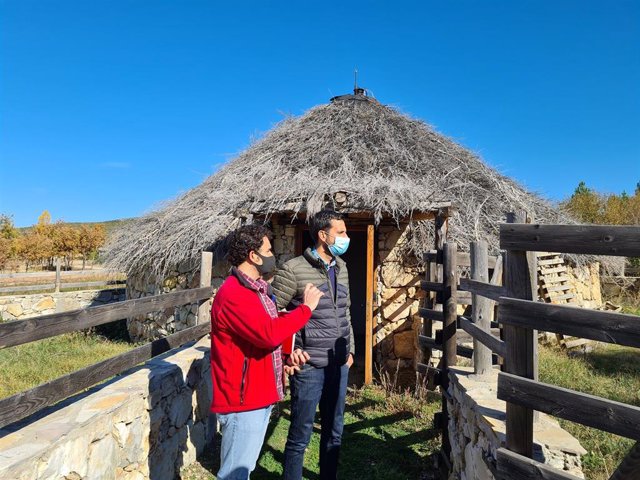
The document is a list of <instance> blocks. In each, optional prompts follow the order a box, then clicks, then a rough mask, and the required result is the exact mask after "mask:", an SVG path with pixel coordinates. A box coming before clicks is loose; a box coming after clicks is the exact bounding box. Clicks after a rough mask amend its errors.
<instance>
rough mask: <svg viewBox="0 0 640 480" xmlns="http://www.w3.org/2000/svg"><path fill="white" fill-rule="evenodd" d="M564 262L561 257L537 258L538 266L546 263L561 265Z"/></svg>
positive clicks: (546, 264)
mask: <svg viewBox="0 0 640 480" xmlns="http://www.w3.org/2000/svg"><path fill="white" fill-rule="evenodd" d="M561 264H564V260H563V259H562V258H559V257H556V258H549V259H548V260H538V265H540V266H548V265H561Z"/></svg>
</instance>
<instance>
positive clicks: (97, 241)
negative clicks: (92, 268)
mask: <svg viewBox="0 0 640 480" xmlns="http://www.w3.org/2000/svg"><path fill="white" fill-rule="evenodd" d="M105 239H106V234H105V230H104V226H103V225H94V226H92V227H89V226H88V225H83V226H82V227H80V231H79V238H78V249H79V251H80V253H81V254H82V269H83V270H84V267H85V263H86V261H87V257H88V256H89V255H92V254H94V253H95V252H97V251H98V249H99V248H100V247H101V246H103V245H104V242H105Z"/></svg>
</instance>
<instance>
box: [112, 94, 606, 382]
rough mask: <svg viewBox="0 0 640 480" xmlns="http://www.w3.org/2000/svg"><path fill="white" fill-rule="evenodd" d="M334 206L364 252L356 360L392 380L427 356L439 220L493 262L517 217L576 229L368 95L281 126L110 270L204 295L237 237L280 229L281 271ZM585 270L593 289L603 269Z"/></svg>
mask: <svg viewBox="0 0 640 480" xmlns="http://www.w3.org/2000/svg"><path fill="white" fill-rule="evenodd" d="M327 205H328V206H331V207H333V208H335V209H337V210H339V211H342V212H344V213H346V214H347V215H348V218H347V228H348V231H349V234H350V236H351V237H352V246H351V247H350V248H349V251H348V252H347V254H346V255H345V256H344V257H343V258H345V260H347V264H348V266H349V270H350V278H351V282H352V285H351V291H352V307H351V316H352V320H353V323H354V331H355V335H356V351H357V352H360V353H362V352H363V351H364V353H365V362H364V364H365V365H367V368H368V370H367V371H368V372H369V375H370V374H371V371H372V357H375V359H376V360H377V362H378V365H379V367H380V368H383V369H384V368H386V369H388V370H391V371H395V370H396V369H399V368H403V369H406V370H407V371H411V370H412V368H413V367H414V366H415V362H416V360H419V359H420V353H419V349H418V345H417V335H416V332H417V330H419V329H420V328H421V318H420V316H419V315H418V308H419V305H420V302H421V299H422V298H423V296H424V292H422V291H421V290H420V288H419V281H420V279H421V278H423V272H424V270H423V269H422V268H420V267H419V266H417V264H418V263H419V260H420V259H421V258H422V255H421V254H422V253H424V252H426V251H428V250H430V249H432V248H433V247H434V237H435V223H434V222H433V221H432V220H434V218H437V219H438V221H440V220H442V218H443V217H445V218H448V221H447V222H446V227H447V230H446V233H447V238H448V239H449V240H454V241H456V242H457V243H458V245H459V247H460V248H461V249H462V250H468V248H469V244H470V242H471V241H473V240H477V239H484V240H487V241H488V242H489V244H490V249H491V250H492V253H493V254H494V255H495V254H496V253H497V252H498V233H499V224H500V223H502V222H504V221H505V215H506V213H507V212H510V211H518V210H520V211H522V210H524V211H527V212H529V214H531V215H532V216H533V217H534V219H535V221H536V222H540V223H574V222H573V221H572V220H571V219H570V218H568V217H567V216H566V215H565V214H564V213H562V212H561V211H559V210H558V209H557V208H555V207H554V206H552V205H551V204H550V203H549V202H547V201H546V200H544V199H543V198H541V197H540V196H538V195H536V194H535V193H531V192H529V191H527V190H526V189H525V188H524V187H522V186H521V185H519V184H518V183H517V182H515V181H513V180H512V179H510V178H508V177H505V176H504V175H501V174H500V173H498V172H497V171H496V170H495V169H493V168H491V167H489V166H487V165H486V164H485V163H484V162H483V161H482V160H481V159H480V158H479V157H478V156H477V155H475V154H474V153H473V152H471V151H469V150H467V149H465V148H463V147H462V146H460V145H458V144H457V143H456V142H454V141H453V140H451V139H450V138H447V137H446V136H444V135H442V134H439V133H437V132H436V131H435V130H434V129H433V128H431V127H430V126H428V125H426V124H425V123H424V122H422V121H420V120H416V119H413V118H410V117H408V116H407V115H404V114H402V113H400V112H399V111H398V110H396V109H395V108H392V107H389V106H386V105H382V104H381V103H379V102H378V101H377V100H375V99H373V98H371V97H368V96H366V95H365V93H364V91H362V90H360V89H358V90H356V91H355V92H354V94H353V95H343V96H340V97H335V98H333V99H332V100H331V102H330V103H329V104H327V105H320V106H318V107H315V108H312V109H311V110H309V111H308V112H306V113H305V114H304V115H302V116H300V117H292V118H287V119H285V120H283V121H282V122H281V123H279V124H278V125H276V126H275V127H274V128H273V129H272V130H271V131H270V132H268V133H267V134H266V135H265V136H264V137H263V138H262V139H260V140H258V141H257V142H255V143H254V144H253V145H252V146H250V147H249V148H248V149H247V150H246V151H244V152H243V153H241V154H240V155H238V157H237V158H235V159H234V160H232V161H231V162H229V163H228V164H227V165H226V166H225V167H224V168H222V169H221V170H219V171H218V172H216V173H215V174H213V175H212V176H210V177H209V178H208V179H207V180H205V181H204V182H203V183H202V184H201V185H199V186H198V187H196V188H194V189H192V190H190V191H188V192H187V193H185V194H184V195H182V196H180V197H179V198H177V199H176V200H174V201H172V202H170V203H168V204H167V205H166V206H164V207H162V208H160V209H159V210H157V211H155V212H152V213H150V214H148V215H146V216H144V217H142V218H140V219H138V220H137V221H136V222H135V223H134V224H133V225H127V227H126V228H125V229H122V230H120V231H119V232H118V234H117V235H116V236H115V238H114V239H113V241H112V242H111V244H110V246H109V249H108V259H109V263H110V265H111V266H112V267H114V268H117V269H118V270H120V271H125V272H127V274H128V280H127V289H128V295H129V297H131V298H137V297H140V296H145V295H152V294H157V293H161V292H167V291H170V290H173V289H176V288H189V287H193V286H197V285H198V284H199V261H200V255H201V251H202V250H203V249H208V248H210V247H211V246H212V245H214V246H215V245H216V244H220V240H221V239H223V238H224V237H225V236H226V234H227V233H228V232H229V230H230V229H233V228H235V227H236V226H238V225H240V224H241V223H242V222H245V221H252V220H253V221H256V220H257V221H263V222H270V224H271V226H272V228H273V230H274V234H275V240H274V250H275V253H276V256H277V258H278V261H279V262H282V261H284V260H287V259H288V258H291V257H292V256H294V255H296V254H299V253H301V251H302V248H303V246H304V244H305V241H306V242H307V243H308V242H309V239H308V238H306V239H305V233H304V232H305V228H306V227H305V220H306V217H307V215H310V214H313V213H315V212H316V211H319V210H320V209H321V208H323V207H325V206H327ZM438 225H440V226H439V227H438V228H439V230H438V233H439V236H440V237H442V236H443V235H442V232H444V231H445V228H444V227H442V225H443V223H442V222H440V223H438ZM583 262H584V260H583ZM216 267H217V270H216ZM587 268H588V270H587V272H586V273H585V277H586V278H587V280H586V283H588V282H589V279H590V277H591V276H592V273H593V271H594V269H593V268H592V267H587ZM595 271H596V272H597V269H596V270H595ZM225 275H226V267H225V266H224V264H223V263H219V264H218V265H217V266H216V265H214V275H213V281H212V284H213V286H214V287H216V286H217V285H219V284H220V283H221V282H222V279H223V278H224V276H225ZM589 288H590V287H586V290H585V291H586V292H587V293H585V294H584V295H583V296H588V295H590V293H589ZM597 294H598V295H599V292H598V293H597ZM196 312H197V306H188V307H181V308H177V309H175V311H173V313H172V312H161V313H160V314H158V315H157V316H152V317H151V318H149V317H146V318H142V319H130V320H129V323H128V326H129V332H130V334H131V336H132V337H133V338H135V339H144V338H146V339H148V338H157V337H159V336H162V335H166V334H167V333H171V332H172V331H176V330H180V329H182V328H185V327H188V326H190V325H193V324H194V323H195V321H196V318H195V314H196ZM358 363H361V362H358ZM365 378H366V377H365Z"/></svg>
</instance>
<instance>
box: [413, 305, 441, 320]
mask: <svg viewBox="0 0 640 480" xmlns="http://www.w3.org/2000/svg"><path fill="white" fill-rule="evenodd" d="M418 311H419V313H420V316H421V317H422V318H426V319H429V320H435V321H438V322H442V321H444V312H441V311H438V310H431V309H430V308H420V309H419V310H418Z"/></svg>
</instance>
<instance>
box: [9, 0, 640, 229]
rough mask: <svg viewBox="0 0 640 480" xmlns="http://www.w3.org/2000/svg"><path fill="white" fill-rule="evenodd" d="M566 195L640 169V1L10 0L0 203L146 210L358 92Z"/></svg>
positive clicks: (29, 214)
mask: <svg viewBox="0 0 640 480" xmlns="http://www.w3.org/2000/svg"><path fill="white" fill-rule="evenodd" d="M355 67H357V68H358V70H359V72H360V74H359V77H360V83H361V85H362V86H364V87H366V88H368V89H370V90H371V91H372V92H373V94H374V95H375V96H376V98H377V99H378V100H380V101H381V102H383V103H386V104H391V105H395V106H397V107H399V108H400V109H401V110H403V111H404V112H407V113H409V114H411V115H413V116H415V117H418V118H420V119H423V120H425V121H426V122H428V123H430V124H432V125H433V126H434V127H435V128H436V129H437V130H438V131H440V132H442V133H444V134H446V135H449V136H451V137H453V138H454V139H455V140H457V141H459V142H460V143H462V144H463V145H465V146H467V147H469V148H471V149H472V150H474V151H476V152H477V153H479V154H480V155H481V156H482V157H483V158H484V159H485V161H486V162H487V163H489V164H490V165H492V166H494V167H496V168H498V169H499V170H500V171H502V172H503V173H505V174H507V175H509V176H512V177H514V178H516V179H517V180H519V181H520V182H522V183H524V184H525V185H526V186H528V187H529V188H531V189H533V190H536V191H538V192H540V193H542V194H543V195H545V196H547V197H549V198H551V199H552V200H559V199H562V198H563V197H566V196H567V195H569V194H570V193H571V192H572V191H573V189H574V188H575V186H576V185H577V183H578V182H579V181H581V180H583V181H586V182H587V184H588V185H589V186H591V187H593V188H595V189H597V190H600V191H604V192H617V193H619V192H621V191H622V190H627V191H628V192H631V191H633V190H634V188H635V185H636V183H637V182H638V181H640V2H637V1H624V0H616V1H606V2H605V1H600V2H592V1H572V2H569V1H553V2H552V1H547V2H543V1H526V0H524V1H517V2H514V1H507V0H505V1H491V0H489V1H482V2H481V1H455V0H452V1H447V2H443V1H426V2H402V1H394V2H367V1H364V0H363V1H360V2H348V1H342V2H328V1H325V2H276V1H271V2H269V1H263V2H214V1H192V0H184V1H177V0H176V1H165V0H135V1H134V0H117V1H116V0H110V1H106V0H91V1H89V2H88V1H65V0H57V1H53V0H39V1H33V0H0V213H5V214H11V215H13V217H14V221H15V222H16V224H17V225H18V226H26V225H30V224H32V223H34V222H35V221H36V219H37V217H38V215H39V214H40V212H42V210H44V209H48V210H49V211H50V212H51V215H52V217H53V219H54V220H55V219H62V220H65V221H100V220H110V219H115V218H123V217H132V216H137V215H140V214H142V213H144V212H146V211H148V210H150V209H152V208H153V207H155V206H158V205H159V204H160V203H161V202H162V201H164V200H167V199H171V198H174V197H175V196H176V195H178V194H180V193H181V192H184V191H186V190H188V189H190V188H192V187H194V186H195V185H197V184H199V183H200V182H202V181H203V180H204V179H205V178H206V177H207V176H208V175H209V174H211V173H213V172H214V171H215V170H216V169H217V168H219V166H220V165H221V164H222V163H224V162H225V161H227V160H229V159H231V158H233V156H234V155H235V154H237V153H238V152H240V151H242V150H243V149H244V148H245V147H246V146H247V145H248V144H249V142H250V141H251V139H252V138H255V137H256V136H259V135H260V134H261V133H263V132H265V131H267V130H269V129H270V128H271V126H272V125H273V124H274V123H276V122H277V121H279V120H280V119H281V118H282V117H283V115H284V114H294V115H299V114H301V113H303V112H304V111H305V110H307V109H309V108H311V107H313V106H314V105H317V104H320V103H325V102H327V101H328V100H329V98H330V97H331V96H333V95H339V94H344V93H348V92H349V91H350V90H351V89H352V86H353V70H354V68H355Z"/></svg>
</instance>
